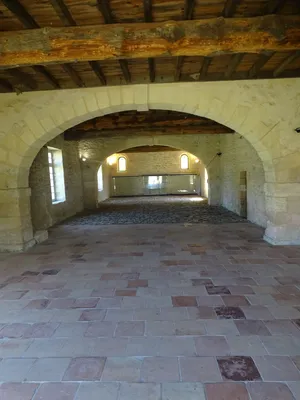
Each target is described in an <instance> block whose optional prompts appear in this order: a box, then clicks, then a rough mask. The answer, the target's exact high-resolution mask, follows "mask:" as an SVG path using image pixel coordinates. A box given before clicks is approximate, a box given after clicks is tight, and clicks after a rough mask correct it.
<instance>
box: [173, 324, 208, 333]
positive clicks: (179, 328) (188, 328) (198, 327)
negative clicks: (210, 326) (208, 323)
mask: <svg viewBox="0 0 300 400" xmlns="http://www.w3.org/2000/svg"><path fill="white" fill-rule="evenodd" d="M174 325H175V335H176V336H185V335H193V336H197V335H205V334H206V329H205V324H204V322H203V321H175V322H174Z"/></svg>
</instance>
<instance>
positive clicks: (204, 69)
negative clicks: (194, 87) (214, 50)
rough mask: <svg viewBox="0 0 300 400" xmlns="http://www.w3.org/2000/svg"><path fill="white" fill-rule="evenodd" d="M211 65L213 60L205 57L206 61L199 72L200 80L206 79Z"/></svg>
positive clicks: (204, 60)
mask: <svg viewBox="0 0 300 400" xmlns="http://www.w3.org/2000/svg"><path fill="white" fill-rule="evenodd" d="M210 63H211V58H210V57H204V59H203V61H202V65H201V69H200V72H199V80H202V79H205V77H206V75H207V72H208V68H209V66H210Z"/></svg>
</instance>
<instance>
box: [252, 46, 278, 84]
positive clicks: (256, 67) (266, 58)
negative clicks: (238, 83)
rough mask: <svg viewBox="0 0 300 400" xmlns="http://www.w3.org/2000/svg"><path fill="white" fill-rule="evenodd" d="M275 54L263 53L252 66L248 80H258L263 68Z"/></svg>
mask: <svg viewBox="0 0 300 400" xmlns="http://www.w3.org/2000/svg"><path fill="white" fill-rule="evenodd" d="M273 55H274V53H273V52H263V53H261V54H260V55H259V57H258V59H257V61H256V62H255V63H254V64H253V65H252V67H251V69H250V70H249V73H248V78H256V77H257V75H258V74H259V71H260V70H261V69H262V67H263V66H264V65H265V64H266V63H267V62H268V61H269V60H270V59H271V57H273Z"/></svg>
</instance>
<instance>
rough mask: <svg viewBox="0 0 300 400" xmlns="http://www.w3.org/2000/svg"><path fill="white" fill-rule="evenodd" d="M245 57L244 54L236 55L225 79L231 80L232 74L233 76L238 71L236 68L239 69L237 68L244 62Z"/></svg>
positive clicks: (226, 72)
mask: <svg viewBox="0 0 300 400" xmlns="http://www.w3.org/2000/svg"><path fill="white" fill-rule="evenodd" d="M243 57H244V54H243V53H240V54H235V55H234V56H233V57H232V59H231V61H230V63H229V65H228V67H227V70H226V71H225V78H226V79H229V78H231V76H232V74H233V73H234V71H235V70H236V68H237V66H238V65H239V63H240V62H241V61H242V59H243Z"/></svg>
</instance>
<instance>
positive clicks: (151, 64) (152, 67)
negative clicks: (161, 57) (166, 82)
mask: <svg viewBox="0 0 300 400" xmlns="http://www.w3.org/2000/svg"><path fill="white" fill-rule="evenodd" d="M148 65H149V75H150V82H155V60H154V58H148Z"/></svg>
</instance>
